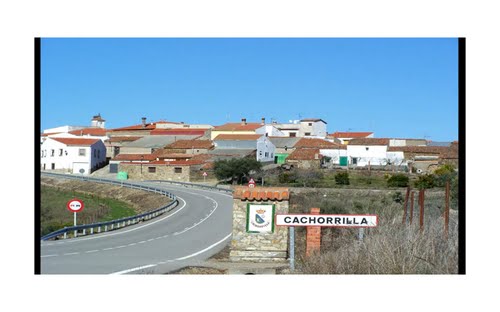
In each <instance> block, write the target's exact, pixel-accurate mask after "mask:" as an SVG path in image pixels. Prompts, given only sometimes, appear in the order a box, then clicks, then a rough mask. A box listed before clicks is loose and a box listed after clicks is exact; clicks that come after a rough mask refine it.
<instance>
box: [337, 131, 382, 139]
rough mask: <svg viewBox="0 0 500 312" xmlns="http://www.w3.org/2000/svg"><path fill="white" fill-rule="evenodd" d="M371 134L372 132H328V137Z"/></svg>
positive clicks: (363, 136) (356, 136)
mask: <svg viewBox="0 0 500 312" xmlns="http://www.w3.org/2000/svg"><path fill="white" fill-rule="evenodd" d="M371 134H373V132H338V131H337V132H334V133H331V134H328V136H329V137H334V138H366V137H367V136H369V135H371Z"/></svg>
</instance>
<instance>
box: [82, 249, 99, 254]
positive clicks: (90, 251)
mask: <svg viewBox="0 0 500 312" xmlns="http://www.w3.org/2000/svg"><path fill="white" fill-rule="evenodd" d="M98 251H99V250H97V249H95V250H89V251H86V252H85V253H93V252H98Z"/></svg>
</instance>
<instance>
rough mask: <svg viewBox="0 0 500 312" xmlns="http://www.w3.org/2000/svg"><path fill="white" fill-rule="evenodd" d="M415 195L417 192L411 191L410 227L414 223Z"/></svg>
mask: <svg viewBox="0 0 500 312" xmlns="http://www.w3.org/2000/svg"><path fill="white" fill-rule="evenodd" d="M414 195H415V192H414V191H411V196H410V225H411V223H412V221H413V202H414Z"/></svg>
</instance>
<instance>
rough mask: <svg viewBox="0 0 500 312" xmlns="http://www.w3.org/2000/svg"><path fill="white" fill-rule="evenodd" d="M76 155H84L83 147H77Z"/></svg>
mask: <svg viewBox="0 0 500 312" xmlns="http://www.w3.org/2000/svg"><path fill="white" fill-rule="evenodd" d="M78 156H85V149H84V148H80V149H78Z"/></svg>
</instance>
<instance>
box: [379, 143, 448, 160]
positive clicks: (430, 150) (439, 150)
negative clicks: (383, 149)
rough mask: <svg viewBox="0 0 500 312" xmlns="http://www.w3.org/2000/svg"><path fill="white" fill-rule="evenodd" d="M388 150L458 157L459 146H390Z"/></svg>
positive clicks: (444, 157)
mask: <svg viewBox="0 0 500 312" xmlns="http://www.w3.org/2000/svg"><path fill="white" fill-rule="evenodd" d="M387 151H388V152H406V153H414V154H427V155H428V154H433V155H439V156H440V157H441V158H443V159H458V146H457V145H455V146H453V145H452V146H450V147H448V146H390V147H389V148H388V149H387Z"/></svg>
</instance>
